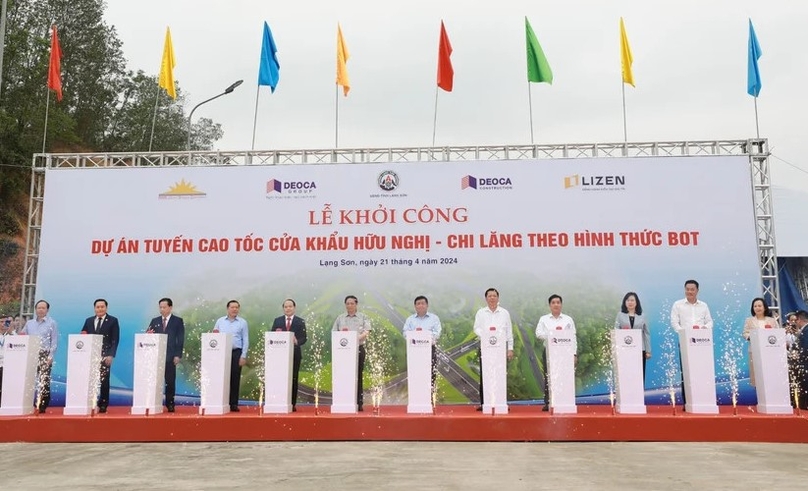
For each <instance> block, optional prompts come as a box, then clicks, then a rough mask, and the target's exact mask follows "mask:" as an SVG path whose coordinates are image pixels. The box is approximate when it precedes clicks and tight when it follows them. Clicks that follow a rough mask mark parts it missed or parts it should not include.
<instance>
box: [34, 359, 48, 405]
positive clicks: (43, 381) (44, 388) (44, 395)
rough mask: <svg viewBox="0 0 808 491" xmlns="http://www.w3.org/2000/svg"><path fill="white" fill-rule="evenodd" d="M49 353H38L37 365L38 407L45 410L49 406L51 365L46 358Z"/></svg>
mask: <svg viewBox="0 0 808 491" xmlns="http://www.w3.org/2000/svg"><path fill="white" fill-rule="evenodd" d="M49 355H50V353H48V352H47V351H40V352H39V362H38V364H37V372H38V373H39V381H38V382H37V386H36V388H37V390H38V391H39V398H38V399H39V400H38V401H37V402H38V403H39V407H41V408H43V409H44V408H47V407H48V405H50V384H51V365H50V364H49V363H48V356H49Z"/></svg>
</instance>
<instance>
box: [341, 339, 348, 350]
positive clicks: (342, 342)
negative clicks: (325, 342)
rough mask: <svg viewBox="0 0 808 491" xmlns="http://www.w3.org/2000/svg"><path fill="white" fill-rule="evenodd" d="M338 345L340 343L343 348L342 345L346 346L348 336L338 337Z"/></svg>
mask: <svg viewBox="0 0 808 491" xmlns="http://www.w3.org/2000/svg"><path fill="white" fill-rule="evenodd" d="M339 345H340V346H342V347H343V348H344V347H346V346H348V338H342V339H340V340H339Z"/></svg>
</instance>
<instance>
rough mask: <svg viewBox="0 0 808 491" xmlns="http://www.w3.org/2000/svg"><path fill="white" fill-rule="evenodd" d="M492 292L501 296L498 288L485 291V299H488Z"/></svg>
mask: <svg viewBox="0 0 808 491" xmlns="http://www.w3.org/2000/svg"><path fill="white" fill-rule="evenodd" d="M491 292H494V293H496V294H497V296H499V292H498V291H497V289H496V288H489V289H488V290H486V291H485V295H483V296H484V297H485V298H488V294H489V293H491Z"/></svg>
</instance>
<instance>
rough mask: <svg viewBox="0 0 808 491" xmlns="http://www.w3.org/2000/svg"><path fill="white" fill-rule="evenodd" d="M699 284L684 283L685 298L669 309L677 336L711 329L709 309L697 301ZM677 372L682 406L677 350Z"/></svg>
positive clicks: (684, 401)
mask: <svg viewBox="0 0 808 491" xmlns="http://www.w3.org/2000/svg"><path fill="white" fill-rule="evenodd" d="M698 295H699V282H698V281H696V280H687V281H685V298H683V299H681V300H677V301H676V302H674V303H673V307H671V327H672V328H673V330H674V331H676V335H677V336H678V335H679V331H681V330H682V329H685V328H687V327H698V328H699V329H712V328H713V317H712V316H711V315H710V307H708V306H707V304H706V303H704V302H702V301H701V300H699V299H698ZM679 371H680V372H681V373H682V405H683V406H684V405H685V404H686V403H687V396H686V395H685V375H684V372H683V371H682V350H681V347H680V349H679Z"/></svg>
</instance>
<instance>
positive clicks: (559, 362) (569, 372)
mask: <svg viewBox="0 0 808 491" xmlns="http://www.w3.org/2000/svg"><path fill="white" fill-rule="evenodd" d="M545 344H546V346H547V365H548V366H549V370H550V376H549V385H550V407H551V408H552V409H553V414H556V413H557V414H574V413H577V412H578V407H577V406H576V405H575V346H576V340H575V330H574V329H560V330H553V331H550V334H549V336H547V342H546V343H545Z"/></svg>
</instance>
